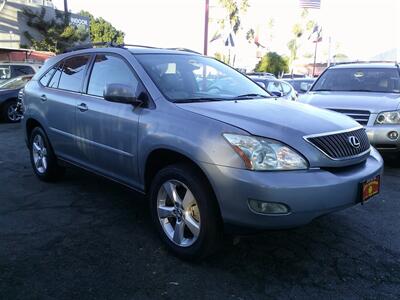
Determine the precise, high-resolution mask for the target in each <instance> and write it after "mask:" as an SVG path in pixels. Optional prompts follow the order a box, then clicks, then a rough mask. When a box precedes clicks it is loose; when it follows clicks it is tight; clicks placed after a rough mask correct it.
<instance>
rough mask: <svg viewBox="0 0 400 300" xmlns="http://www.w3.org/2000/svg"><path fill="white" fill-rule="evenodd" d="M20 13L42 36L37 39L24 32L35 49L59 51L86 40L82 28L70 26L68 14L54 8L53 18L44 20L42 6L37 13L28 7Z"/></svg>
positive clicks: (44, 11)
mask: <svg viewBox="0 0 400 300" xmlns="http://www.w3.org/2000/svg"><path fill="white" fill-rule="evenodd" d="M22 13H23V15H24V16H25V17H26V18H27V25H28V26H29V27H31V28H34V29H36V31H37V32H38V33H40V35H41V36H42V38H41V39H37V38H34V37H33V36H32V35H31V34H30V33H29V32H28V31H25V32H24V35H25V37H26V38H27V39H28V41H29V43H30V47H31V48H33V49H35V50H39V51H51V52H54V53H61V52H64V51H65V50H66V49H68V48H70V47H71V46H73V45H74V44H76V43H79V42H83V41H85V40H87V38H88V36H89V34H88V33H87V32H85V30H84V29H81V28H76V27H74V26H70V25H69V14H65V13H64V12H60V11H57V10H56V15H55V18H53V19H51V20H45V16H46V10H45V8H42V10H41V12H40V13H39V14H38V13H37V12H35V11H32V10H30V9H24V10H23V12H22ZM24 47H28V45H24Z"/></svg>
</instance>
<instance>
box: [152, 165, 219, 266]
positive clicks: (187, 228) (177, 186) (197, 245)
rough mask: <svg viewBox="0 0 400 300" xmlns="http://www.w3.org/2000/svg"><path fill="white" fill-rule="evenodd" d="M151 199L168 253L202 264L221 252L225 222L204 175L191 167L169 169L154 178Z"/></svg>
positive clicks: (155, 219) (169, 167)
mask: <svg viewBox="0 0 400 300" xmlns="http://www.w3.org/2000/svg"><path fill="white" fill-rule="evenodd" d="M188 191H189V192H190V193H191V194H190V193H188ZM170 195H172V196H170ZM191 196H193V197H191ZM174 197H175V200H178V201H173V198H174ZM149 198H150V199H149V200H150V210H151V216H152V220H153V222H154V225H155V227H156V229H157V231H158V233H159V235H160V237H161V239H162V240H163V242H164V243H165V245H166V246H167V248H168V250H170V251H171V252H172V253H174V254H175V255H177V256H178V257H180V258H182V259H185V260H199V259H202V258H204V257H207V256H209V255H211V254H212V253H214V252H215V251H216V250H218V248H219V246H220V244H221V242H222V241H223V235H222V233H223V228H222V222H221V217H220V214H219V210H218V205H217V201H216V199H215V196H214V194H213V192H212V190H211V188H210V185H209V184H208V182H207V180H206V179H205V178H204V176H203V174H201V173H200V172H199V171H197V170H196V169H195V168H193V167H191V166H190V165H188V164H176V165H171V166H168V167H166V168H164V169H162V170H161V171H159V172H158V173H157V175H156V176H155V178H154V180H153V182H152V184H151V188H150V194H149ZM193 200H194V201H193ZM179 202H180V203H179ZM196 225H197V226H196ZM182 227H183V229H182ZM179 233H182V234H179Z"/></svg>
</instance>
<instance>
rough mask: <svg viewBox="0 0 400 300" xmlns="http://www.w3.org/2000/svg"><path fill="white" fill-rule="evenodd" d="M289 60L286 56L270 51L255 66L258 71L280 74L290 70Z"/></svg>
mask: <svg viewBox="0 0 400 300" xmlns="http://www.w3.org/2000/svg"><path fill="white" fill-rule="evenodd" d="M288 70H289V67H288V60H287V58H286V57H283V56H281V55H279V54H278V53H276V52H268V53H267V54H266V55H264V56H263V57H262V58H261V60H260V61H259V62H258V64H257V65H256V67H255V71H257V72H269V73H272V74H275V76H278V75H279V74H281V73H286V72H288Z"/></svg>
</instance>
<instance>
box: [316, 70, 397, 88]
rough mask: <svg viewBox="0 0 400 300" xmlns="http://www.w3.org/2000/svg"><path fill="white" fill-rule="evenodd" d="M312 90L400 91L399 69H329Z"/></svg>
mask: <svg viewBox="0 0 400 300" xmlns="http://www.w3.org/2000/svg"><path fill="white" fill-rule="evenodd" d="M312 90H313V91H318V90H320V91H321V90H324V91H352V92H383V93H400V77H399V71H398V70H397V69H395V68H392V69H390V68H361V69H357V68H345V69H329V70H327V71H326V72H325V73H324V74H323V75H321V77H320V78H319V79H318V81H317V82H316V83H315V85H314V87H313V89H312Z"/></svg>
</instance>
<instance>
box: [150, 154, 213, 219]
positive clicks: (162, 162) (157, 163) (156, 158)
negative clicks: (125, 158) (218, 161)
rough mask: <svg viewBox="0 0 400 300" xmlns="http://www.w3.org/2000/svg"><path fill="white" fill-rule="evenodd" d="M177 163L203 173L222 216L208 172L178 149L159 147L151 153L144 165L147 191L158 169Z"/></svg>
mask: <svg viewBox="0 0 400 300" xmlns="http://www.w3.org/2000/svg"><path fill="white" fill-rule="evenodd" d="M176 163H185V164H188V165H190V166H191V167H193V168H194V169H195V170H196V171H198V172H199V174H201V176H202V177H203V179H204V182H205V183H206V184H207V185H208V188H209V189H210V191H211V192H212V194H213V196H214V198H215V200H216V204H217V208H218V213H219V215H220V216H221V212H220V207H219V202H218V199H217V195H216V193H215V190H214V188H213V185H212V182H211V181H210V180H209V178H208V176H207V174H206V173H205V172H204V170H203V169H202V168H201V167H200V165H199V164H198V163H197V162H196V161H194V160H192V159H191V158H189V157H188V156H187V155H185V154H183V153H181V152H178V151H176V150H171V149H168V148H158V149H154V150H153V151H151V152H150V153H149V155H148V156H147V159H146V163H145V165H144V178H143V179H144V189H145V192H146V193H147V192H148V191H149V190H150V186H151V182H152V178H154V176H155V175H156V174H157V172H158V171H160V170H161V169H163V168H165V167H167V166H169V165H173V164H176Z"/></svg>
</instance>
